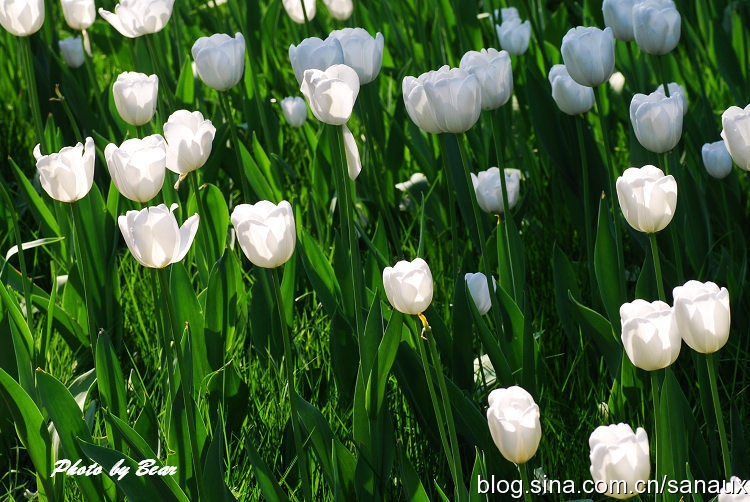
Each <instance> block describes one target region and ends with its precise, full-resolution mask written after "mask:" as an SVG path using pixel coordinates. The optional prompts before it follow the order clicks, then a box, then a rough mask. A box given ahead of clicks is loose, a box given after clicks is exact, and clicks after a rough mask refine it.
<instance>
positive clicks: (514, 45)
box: [495, 17, 531, 56]
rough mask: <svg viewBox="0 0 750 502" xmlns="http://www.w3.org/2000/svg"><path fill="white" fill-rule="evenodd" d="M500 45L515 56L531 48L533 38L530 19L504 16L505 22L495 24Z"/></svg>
mask: <svg viewBox="0 0 750 502" xmlns="http://www.w3.org/2000/svg"><path fill="white" fill-rule="evenodd" d="M495 30H496V31H497V38H498V39H499V40H500V47H502V48H503V49H504V50H506V51H508V52H509V53H510V54H513V55H514V56H519V55H521V54H523V53H524V52H526V50H528V48H529V40H530V39H531V23H529V21H528V19H527V20H526V21H521V19H519V18H517V17H508V19H505V18H503V22H502V23H501V24H500V25H498V26H495Z"/></svg>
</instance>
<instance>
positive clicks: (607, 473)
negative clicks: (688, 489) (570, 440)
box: [589, 424, 651, 500]
mask: <svg viewBox="0 0 750 502" xmlns="http://www.w3.org/2000/svg"><path fill="white" fill-rule="evenodd" d="M589 447H590V448H591V453H590V455H589V459H590V460H591V469H590V470H591V477H592V478H593V480H594V482H595V483H597V485H600V486H602V487H605V486H606V487H607V489H608V491H607V492H606V495H608V496H609V497H612V498H616V499H620V500H625V499H628V498H630V497H632V496H633V495H634V494H635V493H636V488H640V486H637V485H643V486H645V483H646V482H647V481H648V477H649V474H650V473H651V463H650V462H651V460H650V456H649V447H648V435H647V434H646V431H645V430H643V429H642V428H641V427H638V429H637V430H636V431H635V432H633V429H632V428H631V427H630V426H629V425H628V424H617V425H606V426H605V425H602V426H599V427H597V428H596V429H595V430H594V432H592V433H591V436H590V437H589ZM622 482H625V487H624V489H623V487H622V485H621V484H618V483H622Z"/></svg>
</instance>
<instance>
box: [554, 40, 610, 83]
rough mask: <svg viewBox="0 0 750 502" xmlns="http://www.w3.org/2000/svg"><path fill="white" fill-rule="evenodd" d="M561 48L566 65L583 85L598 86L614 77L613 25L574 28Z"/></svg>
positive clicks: (563, 41)
mask: <svg viewBox="0 0 750 502" xmlns="http://www.w3.org/2000/svg"><path fill="white" fill-rule="evenodd" d="M560 50H561V52H562V57H563V62H564V63H565V68H566V69H567V70H568V73H569V74H570V76H571V77H572V78H573V80H575V81H576V82H578V83H579V84H581V85H585V86H586V87H596V86H598V85H601V84H603V83H604V82H606V81H607V80H609V77H610V76H612V72H613V71H614V68H615V38H614V36H613V35H612V28H605V29H604V30H600V29H599V28H594V27H591V26H589V27H586V26H578V27H577V28H571V29H570V30H569V31H568V33H566V34H565V36H564V37H563V40H562V48H561V49H560Z"/></svg>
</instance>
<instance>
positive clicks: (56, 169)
mask: <svg viewBox="0 0 750 502" xmlns="http://www.w3.org/2000/svg"><path fill="white" fill-rule="evenodd" d="M34 158H35V159H36V169H37V171H39V181H40V183H41V185H42V188H44V191H45V192H47V195H49V196H50V197H52V198H53V199H55V200H59V201H60V202H75V201H77V200H79V199H82V198H84V197H86V194H88V193H89V190H91V185H92V184H93V183H94V161H95V158H96V150H95V146H94V140H93V139H92V138H86V145H85V146H84V145H82V144H81V143H78V144H77V145H76V146H66V147H64V148H63V149H62V150H60V151H59V152H58V153H51V154H49V155H42V152H41V149H40V147H39V145H36V147H34Z"/></svg>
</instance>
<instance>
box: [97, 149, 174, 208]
mask: <svg viewBox="0 0 750 502" xmlns="http://www.w3.org/2000/svg"><path fill="white" fill-rule="evenodd" d="M166 148H167V147H166V143H165V142H164V138H162V137H161V136H160V135H159V134H153V135H151V136H147V137H145V138H143V139H139V138H132V139H128V140H125V141H124V142H123V143H122V144H121V145H120V146H119V147H118V146H117V145H115V144H113V143H110V144H108V145H107V147H106V148H105V149H104V158H105V159H106V160H107V168H108V169H109V175H110V176H111V177H112V182H113V183H114V184H115V186H116V187H117V190H118V191H119V192H120V193H121V194H122V195H123V196H125V197H127V198H128V199H130V200H133V201H136V202H148V201H150V200H151V199H153V198H154V197H155V196H156V194H158V193H159V191H160V190H161V189H162V186H163V185H164V176H165V174H166V168H165V166H166V163H167V150H166Z"/></svg>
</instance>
